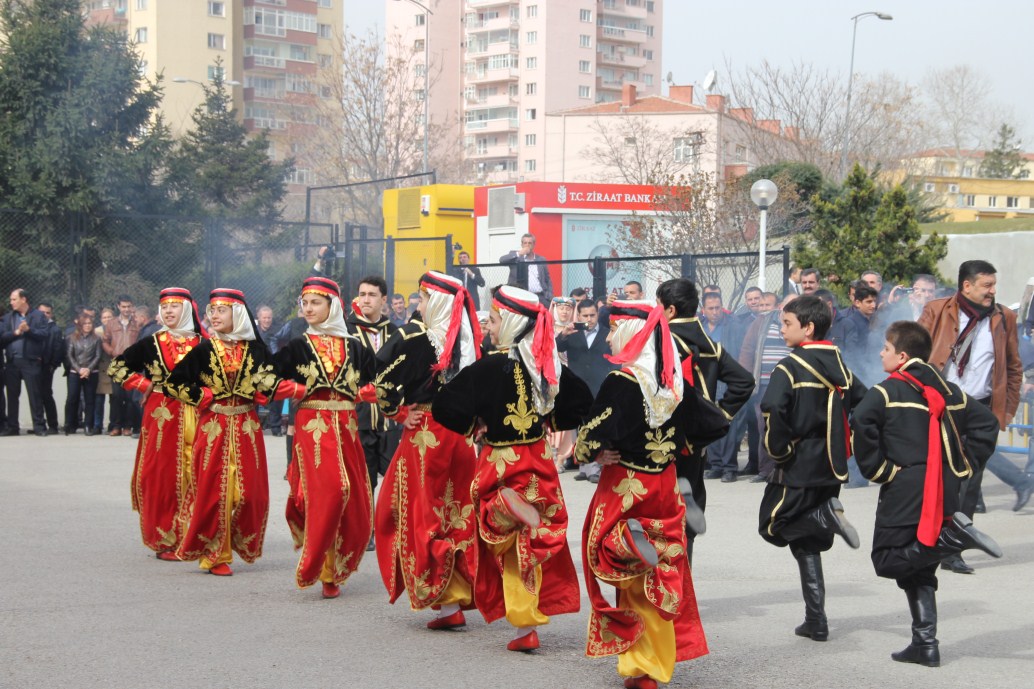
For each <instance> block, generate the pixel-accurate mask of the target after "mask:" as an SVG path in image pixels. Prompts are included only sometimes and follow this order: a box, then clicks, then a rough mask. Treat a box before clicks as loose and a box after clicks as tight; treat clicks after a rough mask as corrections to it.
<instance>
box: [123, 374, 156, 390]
mask: <svg viewBox="0 0 1034 689" xmlns="http://www.w3.org/2000/svg"><path fill="white" fill-rule="evenodd" d="M122 388H123V389H124V390H129V391H131V392H143V393H146V392H149V391H150V390H151V379H150V378H148V377H147V376H145V375H143V374H142V373H134V374H132V375H131V376H129V377H128V378H126V380H125V382H124V383H122Z"/></svg>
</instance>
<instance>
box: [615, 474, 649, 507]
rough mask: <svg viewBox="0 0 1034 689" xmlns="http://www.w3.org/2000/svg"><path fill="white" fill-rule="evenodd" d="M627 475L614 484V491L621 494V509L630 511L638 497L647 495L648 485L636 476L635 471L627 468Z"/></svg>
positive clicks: (641, 497)
mask: <svg viewBox="0 0 1034 689" xmlns="http://www.w3.org/2000/svg"><path fill="white" fill-rule="evenodd" d="M626 471H627V474H628V475H627V476H626V477H625V478H623V479H621V482H620V483H618V484H617V485H616V486H614V492H615V493H617V494H618V495H620V496H621V511H622V512H628V511H629V510H630V509H632V505H633V504H634V503H635V501H636V498H639V499H640V500H642V499H643V497H644V496H645V495H646V487H645V486H644V485H643V482H642V481H640V480H639V479H637V478H636V477H635V472H634V471H632V470H631V469H627V470H626Z"/></svg>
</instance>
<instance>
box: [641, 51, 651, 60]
mask: <svg viewBox="0 0 1034 689" xmlns="http://www.w3.org/2000/svg"><path fill="white" fill-rule="evenodd" d="M643 57H645V58H646V59H647V60H652V59H653V51H652V50H644V51H643Z"/></svg>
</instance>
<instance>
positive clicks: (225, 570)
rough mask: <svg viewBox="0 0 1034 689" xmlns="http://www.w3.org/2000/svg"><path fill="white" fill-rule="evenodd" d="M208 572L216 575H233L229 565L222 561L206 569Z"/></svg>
mask: <svg viewBox="0 0 1034 689" xmlns="http://www.w3.org/2000/svg"><path fill="white" fill-rule="evenodd" d="M208 573H209V574H214V575H216V576H217V577H232V576H233V570H232V569H230V565H228V564H226V563H225V562H224V563H222V564H219V565H216V566H215V567H212V568H211V569H210V570H208Z"/></svg>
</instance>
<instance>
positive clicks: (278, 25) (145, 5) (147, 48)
mask: <svg viewBox="0 0 1034 689" xmlns="http://www.w3.org/2000/svg"><path fill="white" fill-rule="evenodd" d="M342 4H343V0H190V1H186V0H85V1H84V2H83V6H84V10H85V13H86V19H87V22H88V23H91V24H110V25H114V26H117V27H120V28H122V29H123V30H124V31H125V32H126V34H127V35H128V36H129V38H130V39H131V40H132V41H133V42H134V43H135V44H136V47H137V50H138V51H139V53H140V55H141V56H142V58H143V61H144V70H145V76H147V77H148V78H151V79H153V78H154V77H155V76H156V75H157V74H159V73H162V74H164V77H165V80H164V86H165V96H164V98H163V101H162V114H163V116H164V118H165V120H166V122H167V123H168V125H169V127H170V128H171V129H172V132H173V134H178V133H180V132H182V131H184V130H185V129H187V128H189V127H190V124H191V119H190V117H191V114H192V113H193V111H194V109H195V108H196V107H197V106H198V105H199V104H201V103H202V101H203V100H204V98H203V92H202V91H201V89H200V88H199V87H198V86H197V84H194V83H190V82H191V81H193V82H199V83H204V82H206V81H211V80H212V78H213V77H214V76H215V70H216V69H217V67H216V61H217V59H218V58H221V59H222V69H223V79H224V80H225V81H229V82H238V85H233V86H231V87H228V88H229V89H230V92H231V93H232V95H233V102H234V107H236V108H237V110H238V111H239V112H240V113H241V115H242V117H243V122H244V126H245V127H246V128H247V129H248V130H249V131H258V130H267V131H268V132H269V135H270V143H271V157H272V158H273V159H275V160H283V159H285V158H289V157H292V156H294V157H296V158H297V152H296V151H294V150H292V146H291V143H290V142H291V141H298V140H300V139H302V138H304V136H305V132H306V131H307V130H309V129H311V128H314V127H316V126H318V123H317V122H316V115H315V109H314V107H313V106H314V105H315V103H316V99H317V98H319V97H321V96H322V95H326V94H321V93H319V90H318V84H317V79H316V76H317V71H318V70H327V69H333V70H337V71H340V56H339V55H338V52H337V49H336V47H335V46H336V42H337V36H339V35H340V34H341V32H342V30H343V27H344V11H343V9H342ZM177 78H178V79H184V80H189V81H186V82H184V83H175V82H174V81H173V80H174V79H177ZM288 182H289V188H290V190H291V191H292V192H294V193H299V192H301V191H303V190H304V187H305V186H306V185H308V184H310V183H311V181H310V175H309V170H308V169H307V168H306V165H305V161H304V160H298V161H297V165H296V169H295V171H294V173H293V176H292V177H291V178H290V179H289V180H288Z"/></svg>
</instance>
